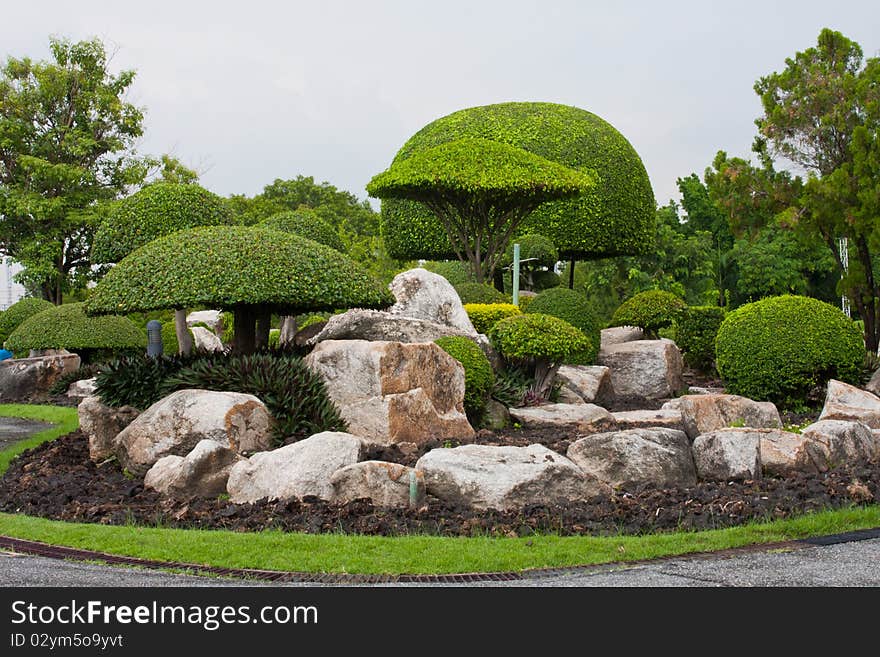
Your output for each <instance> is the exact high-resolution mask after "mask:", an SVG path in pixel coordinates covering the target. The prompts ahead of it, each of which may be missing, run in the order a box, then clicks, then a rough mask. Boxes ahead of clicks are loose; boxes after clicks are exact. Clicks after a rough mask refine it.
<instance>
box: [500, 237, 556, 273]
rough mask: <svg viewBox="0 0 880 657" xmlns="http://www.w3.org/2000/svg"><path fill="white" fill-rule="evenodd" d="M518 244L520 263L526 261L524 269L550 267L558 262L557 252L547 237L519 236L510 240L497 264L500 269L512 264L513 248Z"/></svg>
mask: <svg viewBox="0 0 880 657" xmlns="http://www.w3.org/2000/svg"><path fill="white" fill-rule="evenodd" d="M514 244H519V258H520V261H523V260H527V261H529V262H527V263H526V264H524V265H522V266H524V267H552V266H553V265H555V264H556V261H557V260H559V251H558V250H557V249H556V247H555V246H554V245H553V241H552V240H551V239H550V238H549V237H544V236H543V235H538V234H534V235H520V236H519V237H515V238H513V239H511V240H510V244H508V245H507V249H506V250H505V251H504V255H503V256H502V257H501V260H500V262H499V263H498V264H499V265H501V266H502V267H509V266H511V265H512V264H513V247H514Z"/></svg>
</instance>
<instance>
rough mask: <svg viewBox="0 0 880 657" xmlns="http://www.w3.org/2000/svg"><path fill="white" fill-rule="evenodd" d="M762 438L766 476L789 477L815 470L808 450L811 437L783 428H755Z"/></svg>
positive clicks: (763, 470)
mask: <svg viewBox="0 0 880 657" xmlns="http://www.w3.org/2000/svg"><path fill="white" fill-rule="evenodd" d="M755 433H757V434H758V436H759V440H760V449H761V472H762V474H763V475H764V476H765V477H766V476H769V477H787V476H789V475H791V474H794V473H796V472H815V471H816V468H815V466H814V465H813V461H812V458H811V457H810V455H809V452H808V450H807V445H808V443H809V438H807V437H806V436H804V435H803V434H797V433H792V432H790V431H782V430H781V429H763V430H755Z"/></svg>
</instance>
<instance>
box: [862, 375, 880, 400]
mask: <svg viewBox="0 0 880 657" xmlns="http://www.w3.org/2000/svg"><path fill="white" fill-rule="evenodd" d="M865 390H867V391H868V392H870V393H871V394H872V395H877V396H878V397H880V369H878V370H877V371H875V372H874V373H873V374H872V375H871V378H870V379H869V380H868V383H866V384H865Z"/></svg>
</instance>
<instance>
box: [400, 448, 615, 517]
mask: <svg viewBox="0 0 880 657" xmlns="http://www.w3.org/2000/svg"><path fill="white" fill-rule="evenodd" d="M416 470H418V471H421V472H422V473H423V474H424V477H425V488H426V490H427V492H428V493H429V494H430V495H434V496H435V497H437V498H439V499H441V500H443V501H445V502H449V503H451V504H460V505H462V506H466V507H471V508H474V509H498V510H501V511H504V510H512V509H520V508H522V507H524V506H527V505H530V504H554V503H563V504H565V503H570V502H577V501H583V500H589V499H590V498H592V497H594V496H596V495H602V494H607V493H609V492H610V489H609V488H608V487H607V486H606V485H605V484H603V483H601V482H599V481H598V480H597V479H595V478H594V477H590V476H588V475H587V474H586V473H584V472H583V471H582V470H581V469H580V468H578V467H577V466H576V465H575V464H574V463H572V462H571V461H570V460H569V459H567V458H566V457H564V456H562V455H560V454H557V453H556V452H553V451H551V450H549V449H547V448H546V447H544V446H543V445H529V446H528V447H495V446H490V445H462V446H461V447H454V448H448V449H447V448H437V449H432V450H431V451H429V452H428V453H427V454H425V455H424V456H422V457H421V458H420V459H419V460H418V462H417V463H416Z"/></svg>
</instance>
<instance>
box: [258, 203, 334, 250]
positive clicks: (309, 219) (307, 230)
mask: <svg viewBox="0 0 880 657" xmlns="http://www.w3.org/2000/svg"><path fill="white" fill-rule="evenodd" d="M259 225H260V226H263V227H264V228H271V229H272V230H280V231H282V232H285V233H292V234H294V235H299V236H300V237H306V238H308V239H310V240H314V241H315V242H317V243H318V244H323V245H324V246H329V247H330V248H331V249H335V250H336V251H339V252H340V253H345V245H344V244H343V243H342V238H341V237H339V233H337V232H336V230H335V229H334V228H333V226H331V225H330V224H328V223H327V222H326V221H324V220H323V219H321V217H320V216H318V213H317V212H315V211H314V210H312V209H311V208H309V207H305V206H303V207H300V208H298V209H296V210H286V211H284V212H278V213H276V214H273V215H272V216H271V217H268V218H267V219H264V220H263V221H261V222H260V223H259Z"/></svg>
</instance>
